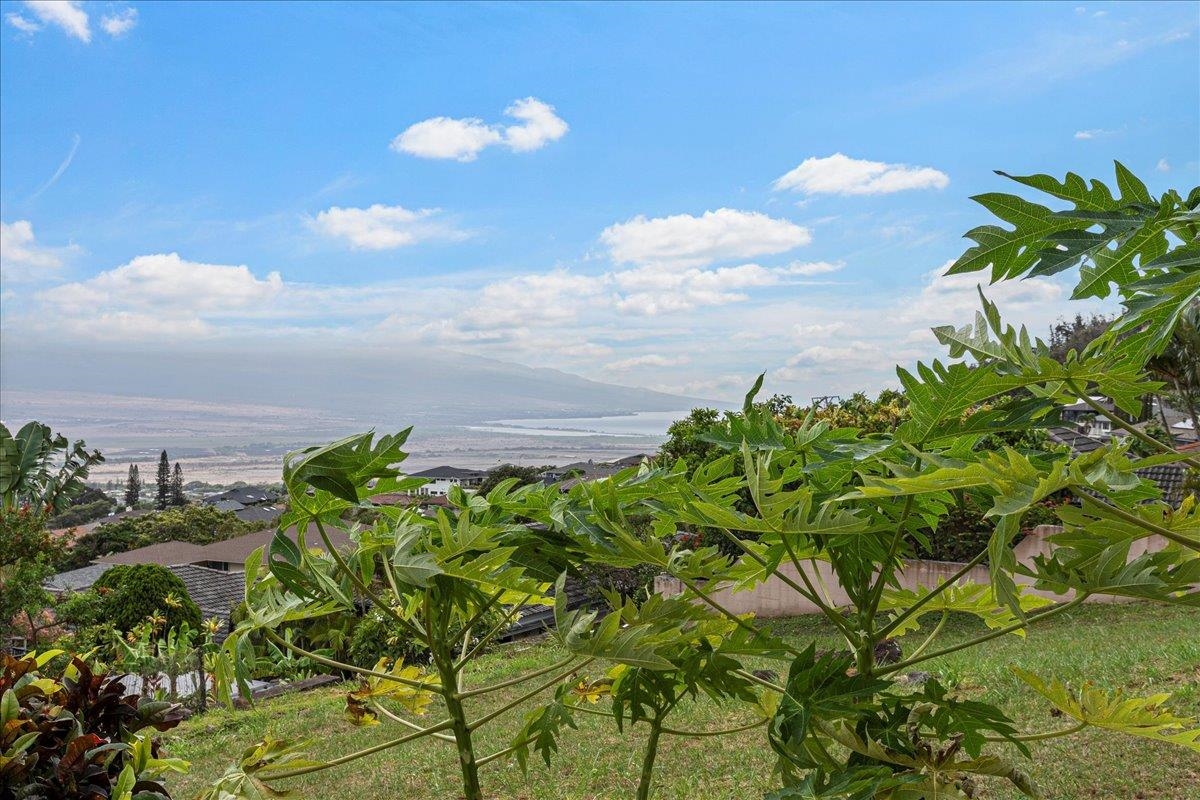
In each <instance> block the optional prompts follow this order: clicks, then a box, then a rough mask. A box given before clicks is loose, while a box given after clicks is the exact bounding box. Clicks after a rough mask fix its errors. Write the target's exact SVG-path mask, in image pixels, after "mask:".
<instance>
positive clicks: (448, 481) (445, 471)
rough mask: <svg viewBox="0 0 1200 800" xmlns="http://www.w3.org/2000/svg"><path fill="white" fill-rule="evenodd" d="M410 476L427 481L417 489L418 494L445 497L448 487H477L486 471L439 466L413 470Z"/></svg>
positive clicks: (467, 488) (448, 492)
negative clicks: (418, 470)
mask: <svg viewBox="0 0 1200 800" xmlns="http://www.w3.org/2000/svg"><path fill="white" fill-rule="evenodd" d="M409 477H410V478H424V479H425V480H426V481H427V483H426V484H425V485H424V486H421V487H419V488H418V489H417V493H418V494H423V495H429V496H432V497H445V496H446V495H448V494H450V487H452V486H458V487H460V488H462V489H464V490H467V491H472V490H474V489H478V488H479V485H480V484H481V483H483V479H484V478H486V477H487V472H486V471H484V470H479V469H463V468H462V467H450V466H441V467H434V468H433V469H427V470H423V471H421V472H414V473H412V474H411V475H410V476H409Z"/></svg>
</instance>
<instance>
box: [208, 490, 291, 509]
mask: <svg viewBox="0 0 1200 800" xmlns="http://www.w3.org/2000/svg"><path fill="white" fill-rule="evenodd" d="M278 499H279V493H278V492H276V491H275V490H274V489H262V488H259V487H257V486H239V487H237V488H236V489H228V490H226V491H224V492H219V493H217V494H210V495H209V496H208V497H206V498H204V499H203V500H201V501H200V502H202V503H207V504H208V505H210V506H211V505H216V504H217V503H220V502H223V501H230V500H231V501H233V502H235V503H241V504H242V505H244V506H252V505H257V504H258V503H273V502H275V501H276V500H278Z"/></svg>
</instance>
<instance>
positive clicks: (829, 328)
mask: <svg viewBox="0 0 1200 800" xmlns="http://www.w3.org/2000/svg"><path fill="white" fill-rule="evenodd" d="M848 327H849V326H847V325H846V323H844V322H828V323H819V322H815V323H811V324H807V325H805V324H799V325H793V326H792V332H793V333H794V334H795V335H796V338H797V339H799V340H803V339H828V338H829V337H830V336H833V335H834V334H835V333H841V332H842V331H844V330H846V329H847V328H848Z"/></svg>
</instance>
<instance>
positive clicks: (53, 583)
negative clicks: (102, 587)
mask: <svg viewBox="0 0 1200 800" xmlns="http://www.w3.org/2000/svg"><path fill="white" fill-rule="evenodd" d="M112 566H113V565H112V564H88V565H87V566H86V567H80V568H79V569H72V570H68V571H66V572H60V573H58V574H57V575H51V576H50V577H49V578H47V579H46V582H45V583H43V584H42V588H44V589H45V590H46V591H48V592H53V593H55V594H62V593H63V592H83V591H86V590H88V589H90V588H92V584H93V583H95V582H96V581H98V580H100V576H101V575H103V574H104V573H106V572H108V571H109V570H110V569H112Z"/></svg>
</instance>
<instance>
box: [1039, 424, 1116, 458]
mask: <svg viewBox="0 0 1200 800" xmlns="http://www.w3.org/2000/svg"><path fill="white" fill-rule="evenodd" d="M1046 434H1047V435H1048V436H1049V437H1050V440H1051V441H1053V442H1058V443H1059V444H1065V445H1067V446H1068V447H1070V448H1071V449H1072V450H1073V451H1075V452H1076V453H1090V452H1092V451H1093V450H1099V449H1100V448H1101V447H1104V442H1102V441H1100V440H1099V439H1097V438H1095V437H1093V436H1088V435H1087V434H1086V433H1080V432H1079V431H1077V430H1075V429H1074V428H1067V427H1055V428H1047V429H1046Z"/></svg>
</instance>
